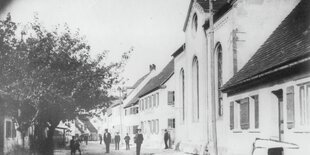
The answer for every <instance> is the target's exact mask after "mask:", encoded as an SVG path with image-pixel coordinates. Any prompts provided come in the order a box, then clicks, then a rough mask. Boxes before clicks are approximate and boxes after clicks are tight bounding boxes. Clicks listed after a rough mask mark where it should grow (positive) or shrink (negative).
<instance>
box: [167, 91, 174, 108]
mask: <svg viewBox="0 0 310 155" xmlns="http://www.w3.org/2000/svg"><path fill="white" fill-rule="evenodd" d="M168 105H174V91H168Z"/></svg>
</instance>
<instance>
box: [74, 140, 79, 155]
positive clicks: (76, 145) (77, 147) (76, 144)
mask: <svg viewBox="0 0 310 155" xmlns="http://www.w3.org/2000/svg"><path fill="white" fill-rule="evenodd" d="M74 148H75V151H76V150H78V151H79V153H80V155H81V149H80V141H79V140H76V141H75V143H74ZM75 151H74V153H75Z"/></svg>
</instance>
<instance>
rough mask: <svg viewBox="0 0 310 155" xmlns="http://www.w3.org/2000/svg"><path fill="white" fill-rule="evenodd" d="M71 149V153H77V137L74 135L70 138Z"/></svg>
mask: <svg viewBox="0 0 310 155" xmlns="http://www.w3.org/2000/svg"><path fill="white" fill-rule="evenodd" d="M70 150H71V155H75V151H76V150H75V137H74V136H72V139H71V140H70Z"/></svg>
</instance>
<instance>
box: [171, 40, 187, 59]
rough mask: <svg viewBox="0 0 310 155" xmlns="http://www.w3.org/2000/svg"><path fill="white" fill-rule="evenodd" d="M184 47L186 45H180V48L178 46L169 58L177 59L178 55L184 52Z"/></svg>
mask: <svg viewBox="0 0 310 155" xmlns="http://www.w3.org/2000/svg"><path fill="white" fill-rule="evenodd" d="M185 46H186V44H185V43H184V44H182V46H180V47H179V48H178V49H177V50H176V51H175V52H174V53H173V54H172V55H171V56H173V57H174V58H175V57H177V56H178V55H179V54H181V53H182V52H183V51H184V50H185Z"/></svg>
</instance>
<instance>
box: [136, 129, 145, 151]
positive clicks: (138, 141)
mask: <svg viewBox="0 0 310 155" xmlns="http://www.w3.org/2000/svg"><path fill="white" fill-rule="evenodd" d="M142 142H143V135H142V134H141V133H138V134H137V135H136V137H135V143H136V145H137V147H136V153H137V155H140V151H141V144H142Z"/></svg>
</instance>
